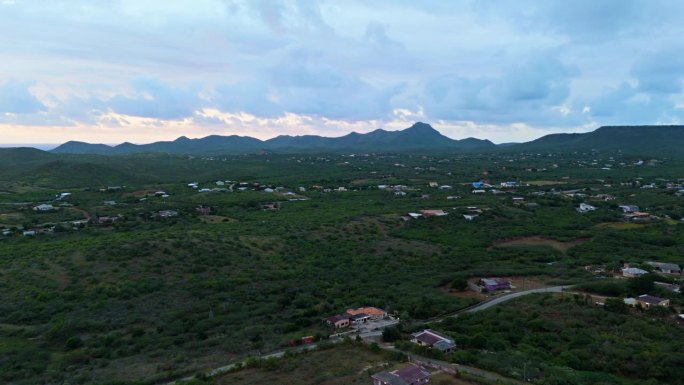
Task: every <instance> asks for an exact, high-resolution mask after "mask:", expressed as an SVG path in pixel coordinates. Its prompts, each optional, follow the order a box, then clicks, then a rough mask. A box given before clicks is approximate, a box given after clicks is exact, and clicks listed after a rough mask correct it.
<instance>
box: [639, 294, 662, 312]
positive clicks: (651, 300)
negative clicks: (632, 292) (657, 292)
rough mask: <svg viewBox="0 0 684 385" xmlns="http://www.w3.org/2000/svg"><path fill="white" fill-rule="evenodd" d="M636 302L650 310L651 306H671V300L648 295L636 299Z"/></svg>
mask: <svg viewBox="0 0 684 385" xmlns="http://www.w3.org/2000/svg"><path fill="white" fill-rule="evenodd" d="M636 302H637V303H638V304H639V305H641V306H643V307H644V308H646V309H648V308H650V307H651V306H665V307H667V306H670V300H669V299H666V298H660V297H655V296H652V295H648V294H643V295H640V296H638V297H636Z"/></svg>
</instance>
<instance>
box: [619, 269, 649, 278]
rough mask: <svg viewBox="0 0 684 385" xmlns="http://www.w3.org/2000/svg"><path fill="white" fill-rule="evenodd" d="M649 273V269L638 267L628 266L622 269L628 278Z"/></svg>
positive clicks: (623, 274)
mask: <svg viewBox="0 0 684 385" xmlns="http://www.w3.org/2000/svg"><path fill="white" fill-rule="evenodd" d="M647 273H648V271H646V270H643V269H639V268H638V267H626V268H624V269H622V276H623V277H626V278H639V277H641V276H642V275H644V274H647Z"/></svg>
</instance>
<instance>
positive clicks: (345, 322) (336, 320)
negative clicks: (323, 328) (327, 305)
mask: <svg viewBox="0 0 684 385" xmlns="http://www.w3.org/2000/svg"><path fill="white" fill-rule="evenodd" d="M326 322H327V323H328V325H330V326H333V327H335V329H341V328H346V327H349V325H351V319H350V318H349V316H346V315H334V316H332V317H328V318H326Z"/></svg>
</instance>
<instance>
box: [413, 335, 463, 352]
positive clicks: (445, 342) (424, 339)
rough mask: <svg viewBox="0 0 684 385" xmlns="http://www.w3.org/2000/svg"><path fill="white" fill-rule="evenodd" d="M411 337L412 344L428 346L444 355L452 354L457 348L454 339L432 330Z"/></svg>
mask: <svg viewBox="0 0 684 385" xmlns="http://www.w3.org/2000/svg"><path fill="white" fill-rule="evenodd" d="M411 337H412V338H411V342H413V343H414V344H418V345H420V346H426V347H429V348H432V349H436V350H439V351H441V352H444V353H448V352H451V351H453V350H454V349H455V348H456V343H455V342H454V340H453V339H451V338H449V337H447V336H445V335H444V334H441V333H438V332H436V331H434V330H432V329H425V330H423V331H420V332H417V333H413V334H411Z"/></svg>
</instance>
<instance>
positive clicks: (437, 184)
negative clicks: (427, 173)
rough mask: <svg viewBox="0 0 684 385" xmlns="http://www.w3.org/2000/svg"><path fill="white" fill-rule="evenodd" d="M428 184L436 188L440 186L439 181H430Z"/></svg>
mask: <svg viewBox="0 0 684 385" xmlns="http://www.w3.org/2000/svg"><path fill="white" fill-rule="evenodd" d="M428 186H430V187H432V188H435V187H437V186H439V183H437V182H430V183H428Z"/></svg>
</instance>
